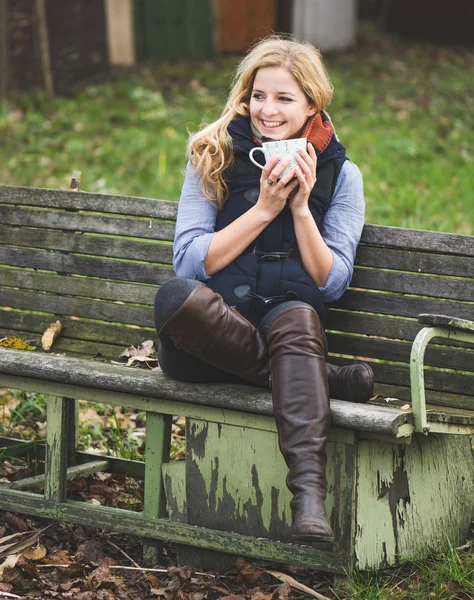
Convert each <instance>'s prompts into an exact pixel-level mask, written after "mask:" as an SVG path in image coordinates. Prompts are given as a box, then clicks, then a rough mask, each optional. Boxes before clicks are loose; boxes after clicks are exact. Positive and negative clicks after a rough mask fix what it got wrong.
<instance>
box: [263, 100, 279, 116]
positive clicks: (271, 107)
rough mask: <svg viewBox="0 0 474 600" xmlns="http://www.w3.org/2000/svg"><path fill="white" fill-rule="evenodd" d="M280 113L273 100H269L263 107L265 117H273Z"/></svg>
mask: <svg viewBox="0 0 474 600" xmlns="http://www.w3.org/2000/svg"><path fill="white" fill-rule="evenodd" d="M277 113H278V107H277V105H276V104H275V103H274V102H273V101H272V100H267V101H266V102H265V104H264V106H263V107H262V115H263V116H265V117H273V116H274V115H276V114H277Z"/></svg>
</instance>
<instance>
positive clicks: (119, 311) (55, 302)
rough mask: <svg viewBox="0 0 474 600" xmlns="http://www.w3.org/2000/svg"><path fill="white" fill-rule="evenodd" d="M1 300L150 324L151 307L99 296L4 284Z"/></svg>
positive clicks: (36, 308)
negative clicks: (89, 297) (26, 289)
mask: <svg viewBox="0 0 474 600" xmlns="http://www.w3.org/2000/svg"><path fill="white" fill-rule="evenodd" d="M1 302H2V304H3V306H10V307H15V308H20V309H24V310H34V311H38V312H43V313H48V314H51V315H57V316H58V317H60V316H63V315H70V316H75V317H83V318H89V319H95V320H98V321H112V322H116V323H127V324H129V325H144V326H146V327H153V310H152V309H151V308H138V307H134V306H130V305H125V304H112V303H110V302H102V301H99V300H98V301H96V302H94V301H93V300H81V299H79V298H72V297H68V296H57V295H54V294H46V293H41V292H38V293H33V292H24V291H18V290H11V289H7V288H3V289H2V296H1ZM91 326H92V325H91Z"/></svg>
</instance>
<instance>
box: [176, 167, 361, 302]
mask: <svg viewBox="0 0 474 600" xmlns="http://www.w3.org/2000/svg"><path fill="white" fill-rule="evenodd" d="M364 210H365V203H364V186H363V182H362V175H361V173H360V171H359V169H358V168H357V166H356V165H355V164H354V163H352V162H350V161H349V160H346V161H345V163H344V164H343V165H342V168H341V171H340V173H339V176H338V178H337V181H336V186H335V189H334V195H333V199H332V202H331V204H330V206H329V209H328V211H327V213H326V215H325V216H324V221H323V227H322V231H321V235H322V237H323V239H324V241H325V242H326V244H327V246H328V247H329V248H330V249H331V251H332V253H333V255H334V261H333V264H332V268H331V271H330V273H329V276H328V279H327V281H326V284H325V286H324V287H322V288H320V290H321V292H322V294H323V298H324V302H334V301H335V300H337V299H338V298H340V297H341V296H342V294H343V293H344V291H345V290H346V288H347V287H348V285H349V283H350V282H351V279H352V272H353V265H354V259H355V253H356V248H357V244H358V243H359V240H360V236H361V233H362V228H363V226H364ZM217 212H218V209H217V204H216V203H215V202H212V201H209V200H208V199H207V198H206V196H205V195H204V192H203V190H202V185H201V179H200V178H199V177H198V176H197V175H196V173H195V172H194V169H193V167H192V166H191V165H190V163H188V166H187V168H186V177H185V180H184V184H183V189H182V191H181V198H180V201H179V206H178V219H177V224H176V234H175V239H174V245H173V266H174V270H175V272H176V275H177V276H178V277H186V278H188V279H199V280H200V281H204V282H206V281H207V280H208V279H210V276H209V275H207V273H206V271H205V269H204V260H205V258H206V256H207V251H208V249H209V244H210V243H211V239H212V236H213V235H214V233H215V224H216V217H217Z"/></svg>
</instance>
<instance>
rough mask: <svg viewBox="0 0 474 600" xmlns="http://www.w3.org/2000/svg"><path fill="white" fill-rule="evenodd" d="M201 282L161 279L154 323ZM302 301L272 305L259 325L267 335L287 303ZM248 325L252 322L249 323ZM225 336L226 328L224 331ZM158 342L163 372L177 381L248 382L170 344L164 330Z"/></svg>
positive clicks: (164, 319) (161, 323) (290, 303)
mask: <svg viewBox="0 0 474 600" xmlns="http://www.w3.org/2000/svg"><path fill="white" fill-rule="evenodd" d="M201 285H204V284H203V283H201V282H200V281H196V280H194V279H184V278H181V277H177V278H175V279H171V280H169V281H167V282H166V283H164V284H163V285H162V286H161V287H160V289H159V290H158V292H157V294H156V298H155V327H156V329H157V331H158V333H159V332H160V330H161V329H162V327H163V326H164V325H165V323H166V322H167V321H168V320H169V319H171V317H172V316H173V315H174V314H175V313H176V312H177V311H178V309H179V308H180V307H181V306H182V305H183V303H184V302H185V300H186V299H187V298H188V296H189V294H190V293H191V292H192V291H193V290H194V289H195V288H196V287H198V286H201ZM295 304H304V302H300V301H298V300H290V301H287V302H283V303H282V304H279V305H278V306H276V307H275V308H272V309H271V310H270V311H269V312H268V313H267V314H266V315H265V316H264V317H263V319H262V320H261V322H260V324H259V326H258V329H259V330H260V332H261V333H262V334H263V335H264V336H265V337H266V335H267V332H268V328H269V326H270V323H271V322H272V321H273V319H275V317H276V316H277V315H279V314H280V313H281V312H282V311H284V310H285V309H286V308H288V307H289V306H293V305H295ZM249 326H251V325H249ZM223 335H224V336H225V332H223ZM159 338H160V345H159V348H158V359H159V361H160V366H161V368H162V370H163V373H165V374H166V375H169V376H170V377H172V378H173V379H177V380H179V381H187V382H190V383H243V384H247V385H249V382H248V381H245V380H243V379H241V378H239V377H237V376H236V375H232V374H231V373H227V372H226V371H222V370H221V369H218V368H217V367H214V366H212V365H210V364H208V363H206V362H204V361H203V360H201V359H200V358H197V357H196V356H193V355H192V354H189V353H188V352H185V351H184V350H181V349H179V348H176V346H175V345H174V344H173V342H172V341H171V340H170V339H169V338H168V337H167V336H166V335H164V334H163V333H160V334H159ZM323 340H324V345H325V348H326V350H327V342H326V336H325V335H324V332H323Z"/></svg>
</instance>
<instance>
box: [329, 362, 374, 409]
mask: <svg viewBox="0 0 474 600" xmlns="http://www.w3.org/2000/svg"><path fill="white" fill-rule="evenodd" d="M326 372H327V376H328V383H329V395H330V397H331V398H338V399H339V400H347V401H348V402H368V401H369V400H370V399H371V398H372V396H373V395H374V373H373V371H372V369H371V367H370V366H369V365H368V364H367V363H359V364H357V365H346V366H344V367H337V366H336V365H330V364H329V363H326Z"/></svg>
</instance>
